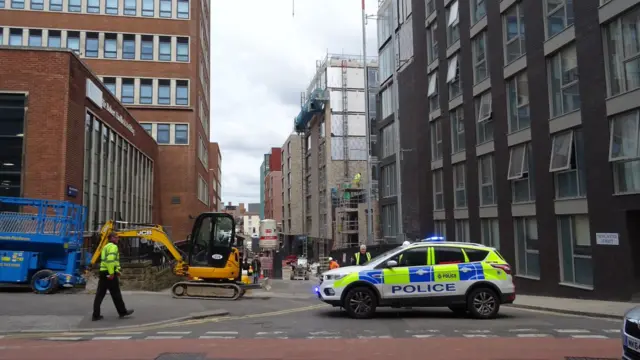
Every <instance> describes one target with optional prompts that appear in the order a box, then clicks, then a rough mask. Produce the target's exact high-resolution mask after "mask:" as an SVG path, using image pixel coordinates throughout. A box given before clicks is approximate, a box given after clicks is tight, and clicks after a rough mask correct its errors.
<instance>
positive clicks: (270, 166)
mask: <svg viewBox="0 0 640 360" xmlns="http://www.w3.org/2000/svg"><path fill="white" fill-rule="evenodd" d="M281 156H282V155H281V151H280V148H271V150H270V151H269V152H268V153H266V154H264V160H263V161H262V164H261V165H260V218H261V219H267V218H266V217H265V199H266V194H265V188H264V184H265V179H266V178H267V175H268V174H269V172H271V170H278V169H280V160H281Z"/></svg>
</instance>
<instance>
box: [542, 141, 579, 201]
mask: <svg viewBox="0 0 640 360" xmlns="http://www.w3.org/2000/svg"><path fill="white" fill-rule="evenodd" d="M549 171H550V172H552V173H554V182H555V187H556V198H557V199H564V198H576V197H583V196H586V194H587V184H586V172H585V160H584V140H583V136H582V131H581V130H579V129H578V130H570V131H565V132H562V133H558V134H554V135H553V140H552V145H551V162H550V164H549Z"/></svg>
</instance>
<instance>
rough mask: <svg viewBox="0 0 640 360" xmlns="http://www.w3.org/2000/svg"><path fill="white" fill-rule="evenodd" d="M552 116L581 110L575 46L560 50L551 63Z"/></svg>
mask: <svg viewBox="0 0 640 360" xmlns="http://www.w3.org/2000/svg"><path fill="white" fill-rule="evenodd" d="M549 77H550V80H551V84H550V85H551V91H550V97H551V114H552V116H553V117H555V116H560V115H564V114H566V113H569V112H571V111H574V110H578V109H580V89H579V88H578V58H577V56H576V47H575V45H570V46H569V47H567V48H565V49H562V50H560V52H558V53H557V54H556V55H554V56H553V57H552V58H551V60H550V61H549Z"/></svg>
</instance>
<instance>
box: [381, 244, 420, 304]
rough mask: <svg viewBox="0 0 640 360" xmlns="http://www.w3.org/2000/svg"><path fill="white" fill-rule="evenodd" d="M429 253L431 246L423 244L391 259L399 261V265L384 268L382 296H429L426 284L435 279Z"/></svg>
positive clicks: (386, 297)
mask: <svg viewBox="0 0 640 360" xmlns="http://www.w3.org/2000/svg"><path fill="white" fill-rule="evenodd" d="M428 254H429V248H428V247H426V246H421V247H415V248H411V249H407V250H405V251H403V252H402V253H401V254H400V255H396V256H394V257H393V258H392V259H390V260H395V261H397V262H398V266H396V267H393V268H385V269H384V270H383V286H382V296H383V297H384V298H385V299H388V298H406V297H421V296H429V294H428V292H427V291H426V289H427V287H426V286H427V285H428V283H429V282H432V281H433V271H432V269H431V266H427V265H428V263H429V259H428Z"/></svg>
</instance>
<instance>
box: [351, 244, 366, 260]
mask: <svg viewBox="0 0 640 360" xmlns="http://www.w3.org/2000/svg"><path fill="white" fill-rule="evenodd" d="M368 261H371V253H370V252H368V251H367V245H364V244H363V245H360V252H357V253H355V254H353V259H351V263H352V264H353V265H363V264H364V263H366V262H368Z"/></svg>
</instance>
